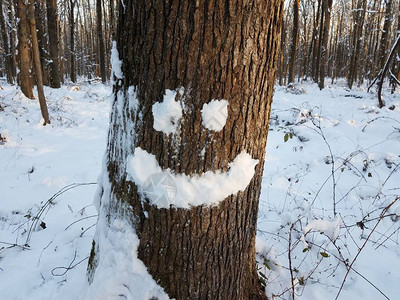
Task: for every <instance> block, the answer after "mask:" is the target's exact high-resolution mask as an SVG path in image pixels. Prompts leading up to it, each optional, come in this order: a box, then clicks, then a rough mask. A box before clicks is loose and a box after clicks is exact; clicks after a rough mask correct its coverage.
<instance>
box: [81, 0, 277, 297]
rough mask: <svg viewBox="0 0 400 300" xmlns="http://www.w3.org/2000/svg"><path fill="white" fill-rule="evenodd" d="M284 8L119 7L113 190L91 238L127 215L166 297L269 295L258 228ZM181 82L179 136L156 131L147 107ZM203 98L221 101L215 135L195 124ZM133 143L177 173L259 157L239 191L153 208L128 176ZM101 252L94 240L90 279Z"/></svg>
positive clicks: (273, 2) (261, 2) (243, 3)
mask: <svg viewBox="0 0 400 300" xmlns="http://www.w3.org/2000/svg"><path fill="white" fill-rule="evenodd" d="M282 11H283V6H282V1H281V0H270V1H265V0H252V1H251V0H249V1H247V0H235V1H223V0H217V1H206V0H203V1H194V0H191V1H177V0H176V1H175V0H170V1H166V0H158V1H133V0H124V6H123V7H122V6H120V17H119V28H118V35H117V44H118V51H119V54H120V57H121V58H122V70H123V73H124V77H123V79H122V80H121V81H118V82H121V86H119V85H118V84H117V85H115V86H114V87H115V90H116V91H115V102H114V105H113V109H112V115H111V119H112V123H111V126H110V131H109V137H108V147H107V153H106V169H105V170H103V171H104V172H106V177H107V178H108V180H109V182H110V184H111V187H110V192H109V193H106V192H104V193H103V196H102V198H101V206H100V216H99V218H100V220H103V221H104V222H105V223H107V224H108V225H107V227H105V226H100V225H98V227H97V231H96V236H99V235H101V234H104V235H107V234H108V233H107V232H109V230H110V229H109V228H110V224H114V223H115V222H114V221H115V220H116V219H124V220H126V221H127V222H131V223H132V226H134V228H135V230H136V234H137V235H138V237H139V238H140V244H139V248H138V256H139V258H140V259H141V260H142V261H143V262H144V264H145V265H146V266H147V269H148V271H149V273H150V274H151V275H152V276H153V278H154V279H155V280H156V281H157V282H158V283H159V284H160V285H161V286H162V287H163V288H164V289H165V291H166V292H167V293H168V295H169V296H170V297H171V298H176V299H266V296H265V292H264V291H263V290H262V287H261V285H260V282H259V280H258V276H257V270H256V262H255V235H256V223H257V212H258V202H259V195H260V188H261V178H262V174H263V165H264V156H265V145H266V141H267V133H268V121H269V117H270V109H271V102H272V94H273V89H274V82H275V75H276V74H275V73H276V72H275V69H276V65H277V64H276V58H277V51H278V42H279V35H280V25H281V16H282ZM130 86H133V87H134V89H135V91H136V97H137V100H138V102H139V104H138V107H137V108H136V109H133V108H132V107H133V106H132V104H133V103H132V94H130V93H129V90H128V88H129V87H130ZM181 87H183V88H184V91H183V93H182V94H179V93H177V99H179V101H180V103H181V104H182V106H183V107H184V115H183V117H182V120H181V121H180V123H179V125H178V126H179V129H178V131H177V133H176V134H175V135H169V136H167V135H165V134H163V133H162V132H159V131H156V130H155V129H154V128H153V115H152V105H153V104H154V103H155V102H156V101H162V99H163V95H164V93H165V90H166V89H169V90H179V89H180V88H181ZM118 95H120V96H118ZM119 97H121V98H122V97H123V100H121V101H122V102H123V103H120V102H119V101H118V99H119ZM211 99H226V100H228V102H229V106H228V119H227V122H226V125H225V127H224V128H223V129H222V131H220V132H211V131H209V130H207V129H206V128H205V127H204V126H202V117H201V109H202V106H203V104H204V103H208V102H209V101H211ZM121 105H122V106H121ZM140 116H143V117H142V118H141V117H140ZM130 128H134V131H133V132H131V131H130V130H129V129H130ZM139 146H140V147H141V148H142V149H144V150H145V151H147V152H149V153H152V154H154V155H155V157H156V158H157V161H158V163H159V164H160V166H161V168H162V169H166V168H170V169H171V170H172V171H173V172H174V173H175V174H181V173H186V174H187V175H190V176H192V175H196V174H198V175H201V174H203V173H205V172H206V171H217V170H220V171H226V170H227V169H228V163H229V162H231V161H232V160H233V159H235V157H236V156H237V155H238V154H239V153H241V152H242V151H246V152H247V153H249V154H250V155H251V157H252V158H254V159H258V160H259V162H258V164H257V166H256V168H255V175H254V177H253V178H252V180H251V181H250V183H249V185H248V186H247V188H246V189H245V190H244V191H243V192H238V193H236V194H234V195H231V196H229V197H227V198H226V199H225V200H223V201H222V202H220V204H219V205H217V206H212V207H203V206H196V207H192V208H191V209H182V208H173V207H171V208H170V209H159V208H157V207H155V206H151V205H149V203H148V202H147V201H146V200H145V199H141V196H140V195H139V193H138V189H137V187H136V185H135V184H134V183H133V182H131V181H128V178H127V175H126V163H127V157H128V155H130V154H132V153H133V152H134V150H135V148H136V147H139ZM105 191H109V190H108V189H107V190H105ZM142 201H143V202H142ZM102 230H103V232H101V231H102ZM104 231H106V232H104ZM102 259H105V257H102V244H100V245H99V243H98V240H96V239H95V240H94V242H93V248H92V252H91V256H90V259H89V267H88V276H89V281H91V280H93V279H95V280H96V275H97V273H96V266H98V265H99V263H101V260H102ZM107 276H108V275H107ZM131 292H132V293H133V294H134V291H131Z"/></svg>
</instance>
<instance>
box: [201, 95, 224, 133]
mask: <svg viewBox="0 0 400 300" xmlns="http://www.w3.org/2000/svg"><path fill="white" fill-rule="evenodd" d="M228 104H229V103H228V101H226V100H223V99H222V100H211V101H210V102H209V103H205V104H204V105H203V109H202V110H201V117H202V124H203V126H204V127H205V128H207V129H209V130H212V131H221V130H222V128H224V126H225V124H226V119H227V118H228Z"/></svg>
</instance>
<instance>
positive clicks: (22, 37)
mask: <svg viewBox="0 0 400 300" xmlns="http://www.w3.org/2000/svg"><path fill="white" fill-rule="evenodd" d="M17 8H18V18H19V22H18V58H19V59H18V60H19V70H20V71H19V85H20V87H21V91H22V93H24V95H25V96H26V97H28V98H30V99H34V98H35V97H34V96H33V84H32V80H31V75H30V71H29V69H30V56H29V45H28V38H29V27H28V18H27V16H28V10H27V7H26V5H25V1H24V0H18V2H17Z"/></svg>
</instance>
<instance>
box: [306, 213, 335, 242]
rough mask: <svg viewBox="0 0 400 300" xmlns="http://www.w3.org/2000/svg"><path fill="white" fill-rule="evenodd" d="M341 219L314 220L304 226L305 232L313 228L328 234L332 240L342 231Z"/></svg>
mask: <svg viewBox="0 0 400 300" xmlns="http://www.w3.org/2000/svg"><path fill="white" fill-rule="evenodd" d="M340 224H341V222H340V219H339V218H337V219H335V220H312V221H311V222H309V223H308V224H307V226H306V227H304V233H309V232H311V231H312V230H315V231H319V232H321V233H324V234H326V236H328V237H329V238H330V239H331V240H332V241H334V240H336V239H337V238H338V236H339V233H340Z"/></svg>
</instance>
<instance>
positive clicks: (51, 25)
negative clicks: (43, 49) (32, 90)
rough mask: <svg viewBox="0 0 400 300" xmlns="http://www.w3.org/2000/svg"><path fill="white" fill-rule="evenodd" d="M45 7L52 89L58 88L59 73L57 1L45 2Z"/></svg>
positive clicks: (48, 0)
mask: <svg viewBox="0 0 400 300" xmlns="http://www.w3.org/2000/svg"><path fill="white" fill-rule="evenodd" d="M46 6H47V31H48V34H49V51H50V57H49V59H50V64H49V65H50V74H49V75H50V76H49V81H50V86H51V87H52V88H60V86H61V84H60V81H61V80H60V72H59V60H58V51H59V34H58V22H57V18H58V17H57V0H46Z"/></svg>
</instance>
